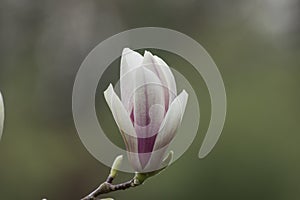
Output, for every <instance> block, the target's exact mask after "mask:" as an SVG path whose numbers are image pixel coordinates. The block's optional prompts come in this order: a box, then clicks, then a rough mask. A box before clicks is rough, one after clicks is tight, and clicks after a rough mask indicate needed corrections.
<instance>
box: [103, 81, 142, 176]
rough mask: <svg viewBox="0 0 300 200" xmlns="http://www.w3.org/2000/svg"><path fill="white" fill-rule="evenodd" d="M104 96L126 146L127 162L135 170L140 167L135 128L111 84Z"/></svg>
mask: <svg viewBox="0 0 300 200" xmlns="http://www.w3.org/2000/svg"><path fill="white" fill-rule="evenodd" d="M104 97H105V100H106V102H107V104H108V106H109V108H110V110H111V112H112V114H113V117H114V119H115V121H116V123H117V125H118V127H119V129H120V131H121V134H122V137H123V140H124V142H125V145H126V148H127V154H128V158H129V162H130V163H131V165H132V167H133V168H134V169H135V170H138V169H141V166H140V161H139V157H138V144H137V138H136V133H135V130H134V128H133V125H132V122H131V120H130V118H129V115H128V112H127V111H126V109H125V108H124V106H123V104H122V102H121V101H120V99H119V97H118V96H117V94H116V93H115V91H114V89H113V87H112V85H111V84H110V85H109V86H108V88H107V89H106V90H105V91H104Z"/></svg>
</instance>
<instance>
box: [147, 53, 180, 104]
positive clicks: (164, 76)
mask: <svg viewBox="0 0 300 200" xmlns="http://www.w3.org/2000/svg"><path fill="white" fill-rule="evenodd" d="M143 65H144V66H145V67H147V68H148V69H150V70H151V71H152V72H153V73H155V74H156V75H157V76H158V78H159V79H160V81H161V83H162V85H163V87H164V89H165V100H166V102H165V104H166V110H167V109H168V107H169V105H170V104H171V102H172V101H173V100H174V98H175V97H176V96H177V90H176V83H175V78H174V76H173V74H172V72H171V70H170V68H169V66H168V65H167V64H166V63H165V62H164V61H163V60H162V59H161V58H159V57H157V56H153V55H152V54H151V53H150V52H148V51H145V54H144V62H143Z"/></svg>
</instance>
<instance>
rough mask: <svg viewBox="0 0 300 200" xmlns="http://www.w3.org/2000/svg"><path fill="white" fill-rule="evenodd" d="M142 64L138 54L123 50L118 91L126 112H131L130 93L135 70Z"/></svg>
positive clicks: (126, 49) (140, 56) (127, 49)
mask: <svg viewBox="0 0 300 200" xmlns="http://www.w3.org/2000/svg"><path fill="white" fill-rule="evenodd" d="M142 62H143V56H142V55H140V54H139V53H138V52H135V51H132V50H131V49H129V48H125V49H124V50H123V52H122V58H121V67H120V90H121V99H122V103H123V104H124V106H125V108H126V110H127V111H128V112H130V111H131V110H132V94H133V93H132V92H133V88H134V79H135V72H134V71H135V69H136V68H138V67H140V66H141V65H142Z"/></svg>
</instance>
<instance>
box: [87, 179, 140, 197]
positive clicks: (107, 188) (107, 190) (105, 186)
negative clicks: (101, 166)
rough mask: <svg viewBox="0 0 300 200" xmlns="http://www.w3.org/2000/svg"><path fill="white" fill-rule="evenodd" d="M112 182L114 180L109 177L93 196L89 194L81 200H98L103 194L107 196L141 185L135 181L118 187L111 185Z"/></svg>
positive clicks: (132, 180)
mask: <svg viewBox="0 0 300 200" xmlns="http://www.w3.org/2000/svg"><path fill="white" fill-rule="evenodd" d="M112 181H113V178H112V177H110V176H109V177H108V178H107V180H106V181H105V182H104V183H102V184H101V185H100V186H99V187H98V188H97V189H96V190H94V191H93V192H92V193H91V194H89V195H88V196H86V197H84V198H83V199H81V200H96V199H97V198H98V197H99V196H100V195H101V194H106V193H110V192H114V191H117V190H126V189H128V188H132V187H136V186H138V185H140V184H138V183H135V181H134V179H131V180H130V181H127V182H125V183H120V184H117V185H113V184H112V183H111V182H112Z"/></svg>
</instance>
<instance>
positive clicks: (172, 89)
mask: <svg viewBox="0 0 300 200" xmlns="http://www.w3.org/2000/svg"><path fill="white" fill-rule="evenodd" d="M154 58H155V60H156V62H157V63H159V66H160V68H161V70H162V73H163V74H164V76H165V79H166V84H167V85H168V88H169V93H170V101H169V105H170V104H171V103H172V102H173V100H174V99H175V97H176V96H177V88H176V82H175V78H174V75H173V73H172V71H171V69H170V68H169V66H168V65H167V63H165V61H163V59H161V58H159V57H158V56H154Z"/></svg>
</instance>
